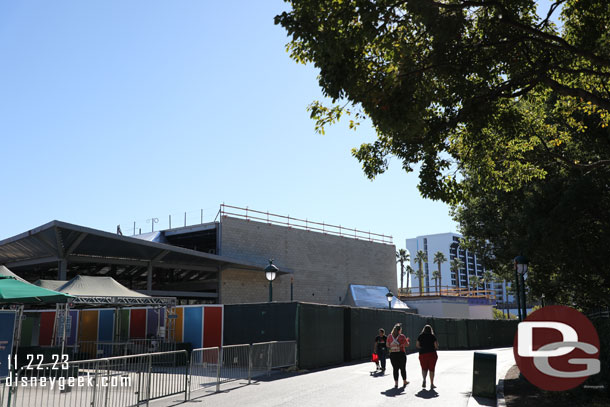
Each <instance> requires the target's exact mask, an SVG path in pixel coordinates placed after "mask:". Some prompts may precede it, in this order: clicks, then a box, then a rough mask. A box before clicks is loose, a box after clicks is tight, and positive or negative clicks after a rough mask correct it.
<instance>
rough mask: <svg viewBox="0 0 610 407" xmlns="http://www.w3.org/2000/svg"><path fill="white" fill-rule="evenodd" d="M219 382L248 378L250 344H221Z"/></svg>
mask: <svg viewBox="0 0 610 407" xmlns="http://www.w3.org/2000/svg"><path fill="white" fill-rule="evenodd" d="M221 356H222V357H221V361H222V363H221V366H220V376H219V383H220V384H222V383H226V382H229V381H233V380H239V379H248V371H249V360H250V345H229V346H223V347H222V350H221Z"/></svg>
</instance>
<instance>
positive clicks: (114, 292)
mask: <svg viewBox="0 0 610 407" xmlns="http://www.w3.org/2000/svg"><path fill="white" fill-rule="evenodd" d="M39 282H40V284H41V285H42V284H44V285H47V286H56V285H57V284H56V283H61V285H59V286H58V287H57V288H56V291H58V292H62V293H65V294H70V295H72V296H74V299H73V300H72V303H73V304H75V305H79V304H82V305H105V304H106V305H172V304H175V303H176V299H175V298H174V297H151V296H149V295H146V294H142V293H139V292H137V291H133V290H130V289H129V288H127V287H125V286H123V285H121V284H119V283H118V282H117V281H116V280H115V279H113V278H112V277H92V276H76V277H74V278H73V279H72V280H70V281H61V280H58V281H53V280H39Z"/></svg>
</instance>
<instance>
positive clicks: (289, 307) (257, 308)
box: [224, 302, 299, 345]
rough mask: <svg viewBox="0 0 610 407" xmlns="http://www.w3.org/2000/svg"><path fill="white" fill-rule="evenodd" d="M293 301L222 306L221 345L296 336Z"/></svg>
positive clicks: (290, 339)
mask: <svg viewBox="0 0 610 407" xmlns="http://www.w3.org/2000/svg"><path fill="white" fill-rule="evenodd" d="M298 305H299V304H298V303H296V302H288V303H286V302H280V303H278V302H268V303H260V304H235V305H225V306H224V312H225V314H224V344H225V345H240V344H244V343H257V342H268V341H294V340H296V339H297V306H298Z"/></svg>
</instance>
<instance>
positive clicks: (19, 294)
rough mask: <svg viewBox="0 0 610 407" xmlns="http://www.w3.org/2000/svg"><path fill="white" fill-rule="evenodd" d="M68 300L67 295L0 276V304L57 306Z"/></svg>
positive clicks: (13, 278) (68, 296)
mask: <svg viewBox="0 0 610 407" xmlns="http://www.w3.org/2000/svg"><path fill="white" fill-rule="evenodd" d="M70 298H73V297H72V296H71V295H68V294H64V293H60V292H57V291H53V290H47V289H46V288H42V287H38V286H36V285H34V284H30V283H27V282H24V281H20V280H17V279H16V278H15V277H8V276H2V275H0V304H57V303H65V302H68V301H69V300H70Z"/></svg>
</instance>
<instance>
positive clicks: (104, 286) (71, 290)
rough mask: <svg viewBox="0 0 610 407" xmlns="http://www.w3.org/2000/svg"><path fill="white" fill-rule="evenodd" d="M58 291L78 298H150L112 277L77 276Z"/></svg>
mask: <svg viewBox="0 0 610 407" xmlns="http://www.w3.org/2000/svg"><path fill="white" fill-rule="evenodd" d="M57 291H59V292H62V293H66V294H70V295H74V296H77V297H148V295H146V294H141V293H139V292H137V291H133V290H130V289H129V288H127V287H125V286H124V285H121V284H120V283H118V282H117V281H116V280H115V279H114V278H112V277H92V276H76V277H74V278H73V279H72V280H69V281H68V282H66V283H65V284H63V285H62V286H61V287H59V288H58V289H57Z"/></svg>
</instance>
